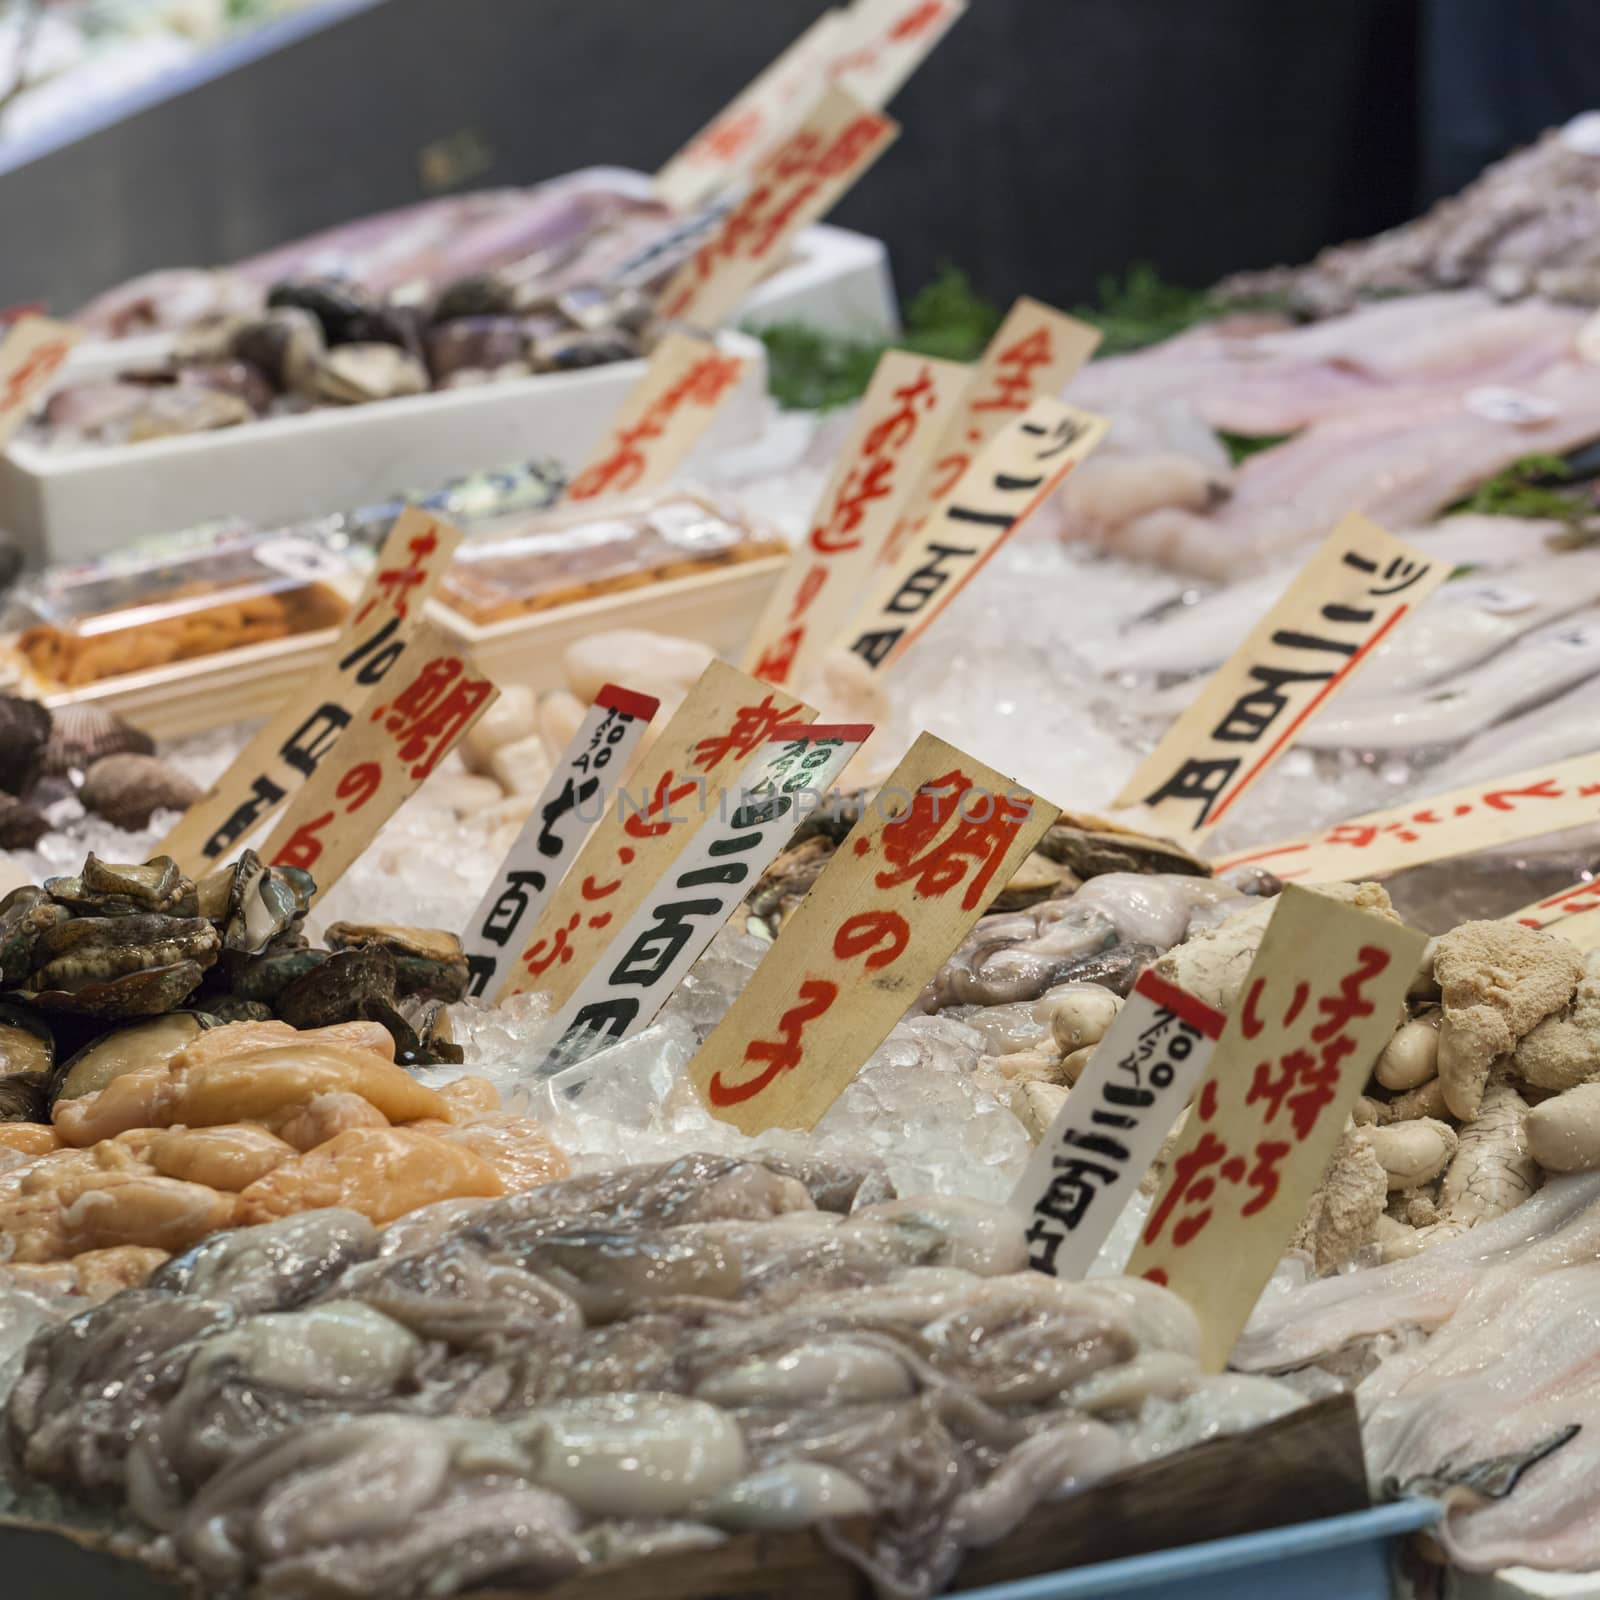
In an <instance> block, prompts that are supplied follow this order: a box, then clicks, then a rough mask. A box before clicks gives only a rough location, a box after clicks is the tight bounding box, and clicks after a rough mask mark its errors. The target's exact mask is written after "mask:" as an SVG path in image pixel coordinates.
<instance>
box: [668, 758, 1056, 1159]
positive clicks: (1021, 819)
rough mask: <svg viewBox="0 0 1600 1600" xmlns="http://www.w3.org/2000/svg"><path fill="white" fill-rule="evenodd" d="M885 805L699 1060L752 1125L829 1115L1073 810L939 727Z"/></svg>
mask: <svg viewBox="0 0 1600 1600" xmlns="http://www.w3.org/2000/svg"><path fill="white" fill-rule="evenodd" d="M874 806H875V808H876V814H875V815H871V816H866V817H863V818H862V819H861V821H859V822H858V823H857V824H856V825H855V827H854V829H853V830H852V831H851V833H850V835H849V837H848V838H847V839H846V840H845V843H844V844H843V845H842V846H841V847H840V849H839V851H838V853H837V854H836V855H835V856H834V858H833V859H832V860H831V861H830V862H829V863H828V865H827V866H826V867H824V868H823V870H822V872H821V874H820V875H819V877H818V878H817V881H816V883H815V884H814V885H813V886H812V888H811V892H810V893H809V894H808V895H807V896H806V897H805V899H804V900H803V901H802V902H801V904H800V907H799V909H798V910H797V911H796V912H795V914H794V915H793V916H792V917H791V918H790V919H789V922H788V923H787V925H786V926H785V927H784V929H783V932H782V933H781V934H780V935H779V936H778V939H777V941H776V943H775V944H774V946H773V949H772V953H771V954H770V955H769V956H768V957H767V959H766V960H765V961H763V962H762V963H761V965H760V966H759V967H757V968H756V971H755V974H754V976H753V977H752V978H751V979H750V982H749V983H748V984H747V985H746V986H745V989H744V992H743V993H742V994H741V995H740V996H739V998H738V999H737V1000H735V1001H734V1002H733V1006H732V1008H731V1009H730V1010H729V1011H728V1014H727V1015H726V1016H725V1017H724V1018H723V1019H722V1021H721V1022H720V1023H719V1024H718V1025H717V1027H716V1028H715V1029H714V1030H713V1031H712V1033H711V1036H710V1037H709V1038H708V1039H707V1040H706V1042H705V1043H704V1044H703V1045H702V1046H701V1048H700V1050H699V1052H698V1054H697V1055H696V1056H695V1057H694V1059H693V1060H692V1061H691V1062H690V1063H689V1076H690V1078H691V1080H692V1081H693V1083H694V1086H695V1088H696V1089H697V1090H698V1091H699V1093H700V1097H701V1099H703V1100H704V1101H705V1103H706V1105H707V1106H709V1107H710V1109H711V1113H712V1115H713V1116H715V1117H718V1118H720V1119H721V1120H722V1121H724V1122H730V1123H732V1124H733V1125H734V1126H735V1127H736V1128H738V1129H739V1130H740V1131H741V1132H743V1133H751V1134H753V1133H760V1132H761V1131H763V1130H764V1129H766V1128H775V1127H785V1128H810V1127H812V1126H814V1125H815V1123H816V1121H817V1119H818V1118H819V1117H820V1116H821V1115H822V1113H823V1112H824V1111H826V1110H827V1109H828V1107H829V1106H830V1105H832V1104H833V1102H834V1101H835V1100H836V1099H837V1098H838V1096H839V1094H840V1093H841V1092H842V1090H843V1089H844V1087H845V1085H846V1084H847V1083H848V1082H849V1081H850V1079H851V1078H852V1077H854V1076H855V1073H856V1070H857V1069H858V1068H859V1067H860V1066H861V1064H862V1062H864V1061H865V1060H866V1059H867V1057H868V1056H869V1055H871V1054H872V1052H873V1051H874V1050H876V1049H877V1048H878V1046H879V1045H880V1044H882V1043H883V1041H884V1039H885V1037H886V1036H887V1035H888V1032H889V1030H890V1029H891V1028H892V1027H893V1026H894V1025H895V1023H897V1022H898V1021H899V1020H900V1019H901V1017H903V1016H904V1015H905V1014H906V1011H907V1009H908V1008H909V1007H910V1006H911V1004H912V1003H913V1002H914V1001H915V1000H916V998H917V996H918V995H919V994H921V993H922V990H923V987H924V985H925V984H926V983H927V982H928V980H929V979H930V978H931V977H932V976H933V975H934V973H935V972H937V971H938V970H939V965H940V963H941V962H943V961H944V960H945V958H946V957H947V956H948V955H949V954H950V952H951V951H952V950H953V949H955V947H956V946H957V945H958V944H959V943H960V942H961V940H962V938H963V937H965V935H966V933H967V930H968V929H969V928H970V927H971V926H972V924H973V923H974V922H976V921H977V920H978V918H979V917H980V916H981V915H982V914H983V912H984V909H985V908H986V907H987V906H988V904H989V902H990V901H991V900H992V899H993V898H994V896H995V894H996V893H997V892H998V891H999V889H1000V888H1001V886H1002V885H1003V884H1005V883H1006V882H1007V880H1008V879H1009V878H1010V877H1011V875H1012V873H1013V872H1015V871H1016V869H1017V868H1018V866H1020V865H1021V863H1022V860H1023V858H1024V857H1025V856H1026V855H1027V854H1028V852H1029V851H1030V850H1031V849H1033V847H1034V845H1035V844H1037V843H1038V841H1039V839H1040V838H1041V837H1042V836H1043V834H1044V831H1045V829H1047V828H1048V827H1049V826H1050V824H1051V823H1052V822H1054V821H1055V819H1056V817H1057V816H1058V815H1059V812H1058V811H1057V809H1056V807H1055V806H1053V805H1051V804H1049V802H1048V801H1044V800H1041V799H1039V798H1038V796H1036V795H1033V794H1030V793H1029V792H1028V791H1027V790H1026V789H1022V788H1019V787H1018V786H1017V785H1015V784H1013V783H1011V782H1010V781H1009V780H1008V779H1006V778H1004V777H1002V776H1001V775H1000V774H999V773H998V772H995V771H993V770H992V769H990V768H989V767H986V766H984V765H983V764H982V763H981V762H978V761H974V760H973V759H972V758H971V757H970V756H967V755H963V754H962V752H961V751H959V750H957V749H954V748H953V747H952V746H950V745H948V744H946V743H945V742H944V741H943V740H942V739H936V738H935V737H934V736H933V735H932V734H931V733H924V734H922V735H921V736H920V737H919V738H918V740H917V742H916V743H915V744H914V745H912V747H911V749H910V750H909V751H908V752H907V753H906V757H905V759H904V760H903V761H902V762H901V763H900V765H899V766H898V767H896V768H895V770H894V772H893V774H892V775H891V776H890V778H889V781H888V782H887V783H886V784H885V785H884V787H883V788H882V789H880V790H879V791H878V794H877V796H876V797H875V800H874Z"/></svg>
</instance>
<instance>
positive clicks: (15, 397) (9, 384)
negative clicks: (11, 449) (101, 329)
mask: <svg viewBox="0 0 1600 1600" xmlns="http://www.w3.org/2000/svg"><path fill="white" fill-rule="evenodd" d="M82 337H83V329H82V328H74V327H71V326H69V325H68V324H67V323H65V322H52V321H51V320H50V319H49V318H48V317H35V316H26V317H18V318H17V320H16V321H15V322H13V323H12V324H11V327H10V330H9V331H8V332H6V334H5V337H4V338H0V449H4V448H5V445H6V441H7V440H8V439H10V437H11V435H12V434H13V433H15V432H16V431H17V429H18V428H19V427H21V425H22V423H23V420H24V419H25V418H26V417H27V415H28V411H29V408H30V407H31V406H32V405H33V401H34V398H35V396H37V395H38V393H39V391H40V390H41V389H43V388H44V386H45V384H47V383H48V382H49V381H50V380H51V378H53V377H54V376H55V375H56V371H57V369H58V368H59V367H60V366H61V363H62V362H63V361H65V360H66V359H67V356H68V355H69V354H70V352H71V350H72V347H73V345H75V344H76V343H77V342H78V340H79V339H81V338H82Z"/></svg>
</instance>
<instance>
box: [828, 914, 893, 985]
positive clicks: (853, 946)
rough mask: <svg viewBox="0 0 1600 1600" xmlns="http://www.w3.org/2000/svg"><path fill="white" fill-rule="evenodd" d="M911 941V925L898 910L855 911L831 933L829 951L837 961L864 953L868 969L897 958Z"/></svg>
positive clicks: (873, 969) (887, 963) (885, 964)
mask: <svg viewBox="0 0 1600 1600" xmlns="http://www.w3.org/2000/svg"><path fill="white" fill-rule="evenodd" d="M910 942H911V927H910V924H909V923H907V921H906V919H905V918H904V917H902V916H901V915H900V913H899V912H898V911H858V912H857V913H856V914H855V916H853V917H848V918H846V919H845V921H843V922H841V923H840V924H839V930H838V932H837V933H835V934H834V936H833V953H834V954H835V955H836V956H838V958H839V959H840V960H841V961H849V960H851V959H853V958H854V957H856V956H859V955H864V954H866V952H867V951H869V950H870V951H871V952H872V954H871V955H868V956H867V959H866V961H865V962H864V963H863V965H865V967H866V969H867V971H868V972H876V971H877V970H878V969H879V968H880V967H887V966H889V965H890V964H891V963H892V962H895V961H898V960H899V959H900V957H901V955H902V954H903V953H904V951H905V948H906V946H907V945H908V944H909V943H910Z"/></svg>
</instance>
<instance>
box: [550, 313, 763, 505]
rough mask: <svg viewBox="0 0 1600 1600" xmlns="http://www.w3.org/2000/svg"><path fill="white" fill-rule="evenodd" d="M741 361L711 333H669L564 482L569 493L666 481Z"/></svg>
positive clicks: (581, 495)
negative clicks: (586, 458)
mask: <svg viewBox="0 0 1600 1600" xmlns="http://www.w3.org/2000/svg"><path fill="white" fill-rule="evenodd" d="M744 365H745V364H744V361H743V360H742V359H741V358H740V357H739V356H727V355H723V353H722V352H721V351H720V350H718V349H717V347H716V346H715V345H714V344H712V343H711V342H710V340H708V339H695V338H692V337H691V336H690V335H688V334H686V333H669V334H668V335H667V337H666V338H665V339H663V340H662V341H661V343H660V344H658V345H657V346H656V347H655V350H654V351H653V352H652V354H651V356H650V365H649V366H648V367H647V368H646V369H645V374H644V376H643V377H642V378H641V379H640V380H639V381H638V383H637V384H635V385H634V387H633V389H632V390H630V391H629V394H628V397H627V399H626V400H624V401H623V402H622V408H621V410H619V411H618V412H617V415H616V418H615V419H614V420H613V422H612V424H611V427H610V428H609V429H608V430H607V433H606V437H605V440H604V442H603V443H602V444H601V446H600V448H599V449H598V450H597V451H596V452H595V454H594V456H593V458H592V459H591V460H590V462H589V463H588V465H587V466H585V467H584V468H583V470H582V471H581V472H579V473H577V474H576V475H575V476H574V477H573V479H572V481H571V483H569V484H568V485H567V499H569V500H595V499H598V498H600V496H602V495H611V494H626V493H629V492H631V491H634V490H641V489H654V488H656V487H657V486H658V485H660V484H663V483H665V482H666V481H667V479H668V478H670V477H671V476H672V474H673V473H674V472H676V471H677V469H678V468H679V466H680V465H682V463H683V460H684V457H686V456H687V455H688V454H689V452H690V451H691V450H692V449H693V448H694V446H695V444H696V443H697V441H698V440H699V438H700V436H701V434H703V433H704V432H705V431H706V429H707V427H709V426H710V423H711V419H712V418H713V417H714V416H716V414H717V411H718V410H719V409H720V407H721V406H722V403H723V402H724V401H725V400H726V399H727V398H728V396H729V395H730V394H731V393H732V392H733V389H734V386H735V385H736V384H737V383H738V381H739V376H740V374H741V373H742V372H743V371H744Z"/></svg>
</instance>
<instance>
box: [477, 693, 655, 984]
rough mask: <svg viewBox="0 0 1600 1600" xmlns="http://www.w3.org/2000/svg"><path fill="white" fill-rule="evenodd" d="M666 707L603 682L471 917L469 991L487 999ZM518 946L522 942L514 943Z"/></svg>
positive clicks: (651, 697) (648, 698)
mask: <svg viewBox="0 0 1600 1600" xmlns="http://www.w3.org/2000/svg"><path fill="white" fill-rule="evenodd" d="M660 704H661V702H660V701H659V700H657V699H655V698H654V697H653V696H652V695H647V694H635V693H634V692H633V691H632V690H631V689H620V688H618V687H617V685H616V684H614V683H608V684H605V685H604V686H603V687H602V688H601V690H600V692H599V694H597V695H596V696H595V697H594V704H593V705H592V706H590V707H589V711H588V714H587V715H586V716H585V717H584V719H583V721H582V723H581V724H580V725H579V727H578V731H577V733H575V734H574V735H573V738H572V743H571V744H569V745H568V746H567V748H566V749H565V750H564V751H563V752H562V755H561V759H560V761H558V762H557V763H556V768H555V771H554V772H552V773H551V774H550V781H549V782H548V783H547V784H546V785H545V786H544V789H543V791H542V792H541V793H540V795H539V798H538V799H537V800H536V801H535V802H534V805H533V810H532V812H531V813H530V814H529V816H528V820H527V822H526V824H524V826H523V829H522V832H521V833H519V834H518V835H517V840H516V843H515V844H513V845H512V846H511V849H510V850H509V851H508V852H507V854H506V858H505V860H504V861H502V862H501V863H500V870H499V871H498V872H497V873H495V875H494V882H493V883H491V884H490V885H489V890H488V893H487V894H485V895H484V897H483V899H482V900H481V901H479V903H478V909H477V910H476V911H474V912H473V913H472V921H471V922H470V923H469V924H468V927H467V934H466V937H465V938H464V939H463V940H462V941H461V947H462V949H463V951H464V952H465V954H466V957H467V980H468V993H469V994H475V995H483V994H488V993H490V992H491V990H492V986H493V984H494V980H495V978H496V977H497V976H498V974H499V971H500V959H501V957H502V956H504V955H505V953H506V951H507V949H508V948H510V949H513V950H516V949H520V948H521V944H520V940H519V935H520V934H523V933H525V932H526V931H527V929H529V928H531V927H532V926H533V924H534V923H535V922H536V921H537V920H538V917H539V914H540V912H541V911H542V910H543V909H544V906H545V902H546V901H547V900H548V899H549V898H550V896H551V895H552V894H553V893H554V892H555V887H556V885H557V884H558V883H560V882H561V880H562V878H563V877H564V876H565V874H566V870H567V868H568V867H569V866H571V865H572V860H573V857H574V856H576V855H577V853H578V847H579V846H580V845H581V844H582V843H583V841H584V839H586V838H587V837H588V834H589V830H590V828H591V827H593V826H594V824H595V823H596V822H598V821H599V820H600V818H601V817H602V816H603V815H604V813H605V809H606V806H607V804H608V803H609V802H610V799H611V795H612V792H613V791H614V790H615V789H616V787H617V785H618V784H619V783H620V782H621V781H622V777H623V774H624V773H625V772H626V771H627V770H628V765H629V763H630V762H631V761H632V760H633V753H634V751H635V750H637V749H638V747H639V741H640V739H642V738H643V737H644V730H645V729H646V728H647V727H649V726H650V719H651V718H652V717H653V716H654V715H655V714H656V711H657V709H658V708H659V706H660ZM513 941H518V942H516V943H513Z"/></svg>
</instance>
